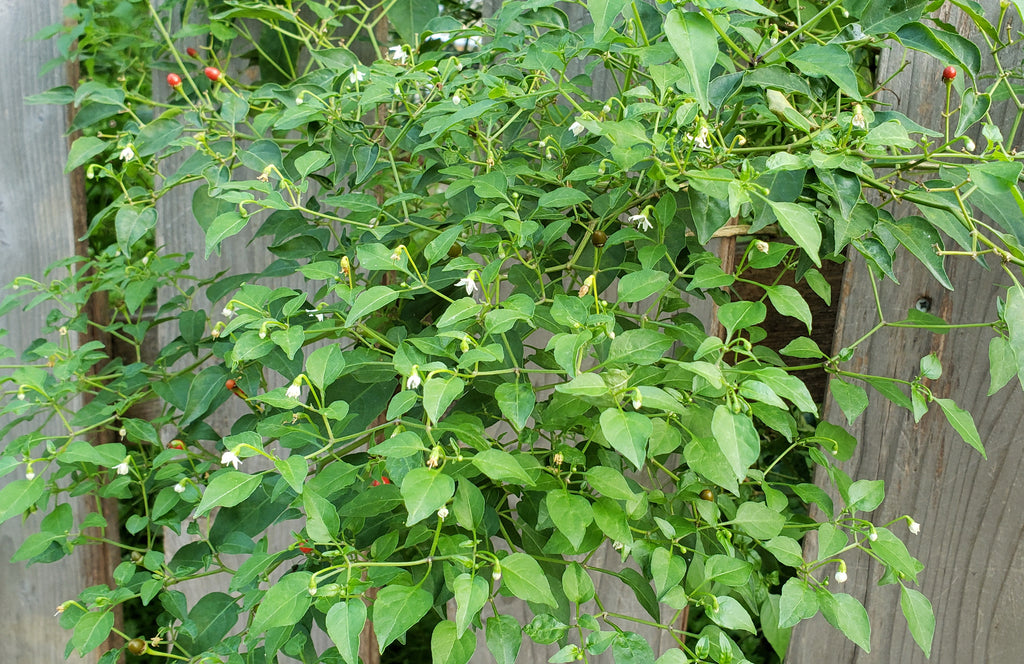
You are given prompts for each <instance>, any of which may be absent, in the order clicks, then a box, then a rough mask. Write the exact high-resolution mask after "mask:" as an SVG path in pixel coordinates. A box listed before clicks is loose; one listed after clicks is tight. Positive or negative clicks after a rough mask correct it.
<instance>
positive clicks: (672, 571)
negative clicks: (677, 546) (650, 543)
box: [651, 547, 686, 600]
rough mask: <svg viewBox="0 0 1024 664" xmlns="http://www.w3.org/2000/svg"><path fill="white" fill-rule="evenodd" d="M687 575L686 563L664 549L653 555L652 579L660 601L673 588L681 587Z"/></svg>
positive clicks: (655, 551) (657, 550)
mask: <svg viewBox="0 0 1024 664" xmlns="http://www.w3.org/2000/svg"><path fill="white" fill-rule="evenodd" d="M685 574H686V561H685V560H683V559H682V558H681V557H680V556H677V555H674V554H673V553H672V552H671V551H669V550H668V549H666V548H664V547H658V548H657V549H655V550H654V553H652V554H651V578H652V580H653V581H654V591H655V592H656V593H657V595H658V599H659V600H660V599H662V598H663V597H665V593H667V592H668V591H669V590H671V589H672V588H674V587H676V586H677V585H679V582H680V581H682V580H683V575H685Z"/></svg>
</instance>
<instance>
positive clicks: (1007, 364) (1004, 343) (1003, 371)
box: [585, 336, 1017, 396]
mask: <svg viewBox="0 0 1024 664" xmlns="http://www.w3.org/2000/svg"><path fill="white" fill-rule="evenodd" d="M988 365H989V373H990V374H991V381H990V383H989V387H988V394H987V395H986V396H992V395H993V394H995V393H996V392H998V391H999V390H1001V389H1003V387H1005V386H1006V384H1007V383H1009V382H1010V379H1011V378H1013V377H1014V376H1015V375H1017V359H1016V358H1015V357H1014V353H1013V348H1012V347H1011V345H1010V342H1009V341H1008V340H1007V339H1006V337H1003V336H996V337H992V340H991V341H990V342H989V343H988ZM585 375H587V374H585Z"/></svg>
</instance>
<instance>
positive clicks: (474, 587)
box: [452, 574, 491, 638]
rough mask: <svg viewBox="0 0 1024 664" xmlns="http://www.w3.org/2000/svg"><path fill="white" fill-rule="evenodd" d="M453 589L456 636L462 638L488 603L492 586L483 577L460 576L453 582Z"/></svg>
mask: <svg viewBox="0 0 1024 664" xmlns="http://www.w3.org/2000/svg"><path fill="white" fill-rule="evenodd" d="M452 589H453V590H454V591H455V626H456V628H457V629H456V635H457V636H458V637H459V638H461V637H462V635H463V634H465V633H466V630H467V629H469V626H470V625H471V624H472V623H473V619H474V618H476V617H477V616H478V615H480V610H481V609H483V608H484V605H485V604H486V603H487V598H488V597H490V594H491V584H490V583H488V582H487V581H486V580H485V579H484V578H483V577H481V576H474V575H472V574H460V575H459V576H458V577H456V578H455V581H453V582H452Z"/></svg>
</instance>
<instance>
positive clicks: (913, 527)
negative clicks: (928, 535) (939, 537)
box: [908, 519, 921, 535]
mask: <svg viewBox="0 0 1024 664" xmlns="http://www.w3.org/2000/svg"><path fill="white" fill-rule="evenodd" d="M908 528H910V532H911V533H913V534H914V535H917V534H919V533H920V532H921V524H919V523H918V522H917V521H914V520H913V519H911V520H910V525H909V526H908Z"/></svg>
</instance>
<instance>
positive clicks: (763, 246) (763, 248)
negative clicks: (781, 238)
mask: <svg viewBox="0 0 1024 664" xmlns="http://www.w3.org/2000/svg"><path fill="white" fill-rule="evenodd" d="M754 249H757V250H758V251H760V252H761V253H762V254H767V253H768V250H769V249H771V247H770V246H769V245H768V243H767V242H765V241H764V240H758V241H757V242H755V243H754Z"/></svg>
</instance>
